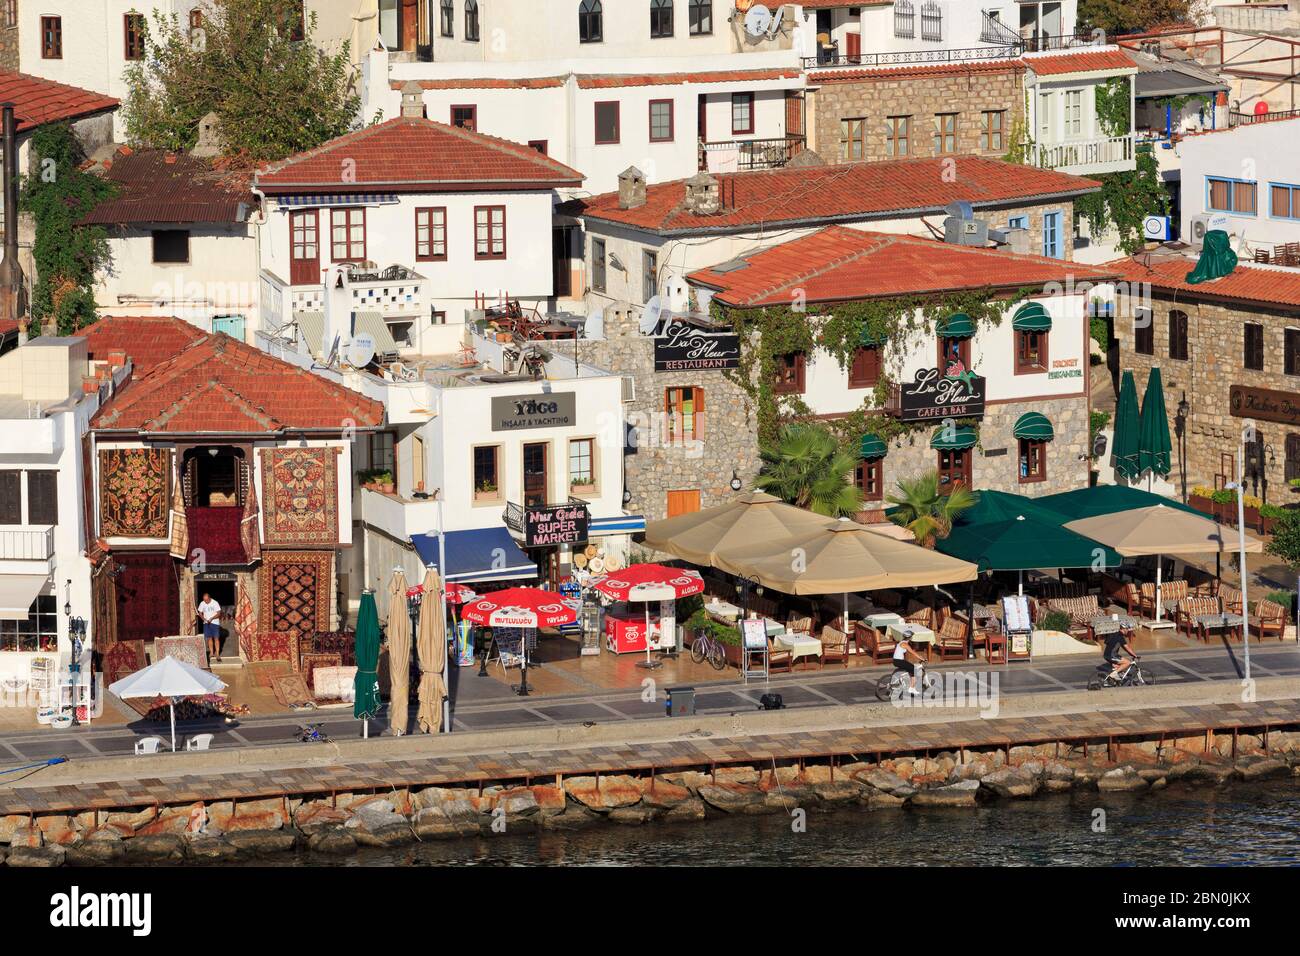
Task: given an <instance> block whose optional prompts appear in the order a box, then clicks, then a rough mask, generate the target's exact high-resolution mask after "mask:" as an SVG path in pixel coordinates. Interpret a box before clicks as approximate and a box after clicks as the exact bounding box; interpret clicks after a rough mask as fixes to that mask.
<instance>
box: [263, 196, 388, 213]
mask: <svg viewBox="0 0 1300 956" xmlns="http://www.w3.org/2000/svg"><path fill="white" fill-rule="evenodd" d="M275 201H276V202H277V203H279V204H280V205H281V206H295V207H297V208H299V209H301V208H304V207H312V206H386V205H391V204H392V203H395V202H397V193H320V194H318V195H313V196H306V195H297V196H276V197H275Z"/></svg>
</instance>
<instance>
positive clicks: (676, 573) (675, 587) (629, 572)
mask: <svg viewBox="0 0 1300 956" xmlns="http://www.w3.org/2000/svg"><path fill="white" fill-rule="evenodd" d="M595 587H596V590H598V591H600V592H602V593H604V594H608V595H609V596H610V597H612V598H614V599H615V600H616V601H629V602H631V601H640V602H644V603H645V660H644V661H639V662H637V667H648V668H654V667H658V666H659V665H660V663H661V662H660V661H656V660H652V659H651V657H650V603H649V602H651V601H675V600H677V599H678V598H684V597H690V596H691V595H692V594H702V593H703V592H704V579H703V578H702V577H700V572H698V571H691V570H684V569H682V568H670V567H668V566H666V565H663V564H634V565H632V566H631V567H630V568H624V569H623V570H622V571H616V572H614V573H613V574H607V575H605V577H603V578H601V579H600V580H599V581H597V582H596V584H595ZM660 625H661V626H662V625H663V622H662V621H661V622H660ZM660 640H662V637H661V638H660Z"/></svg>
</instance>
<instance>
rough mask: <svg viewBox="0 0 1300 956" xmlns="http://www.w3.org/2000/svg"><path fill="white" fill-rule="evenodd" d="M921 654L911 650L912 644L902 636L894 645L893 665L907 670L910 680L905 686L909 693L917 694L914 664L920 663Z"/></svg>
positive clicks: (901, 669)
mask: <svg viewBox="0 0 1300 956" xmlns="http://www.w3.org/2000/svg"><path fill="white" fill-rule="evenodd" d="M921 660H922V658H921V655H920V654H918V653H916V651H914V650H912V644H911V642H910V641H908V639H907V638H903V639H902V640H901V641H899V642H898V644H897V645H896V646H895V647H894V666H895V667H896V668H898V669H899V670H900V671H907V673H908V674H909V675H910V676H911V681H909V685H908V688H907V692H908V693H909V694H913V695H915V694H918V693H920V691H918V690H917V689H916V665H917V664H919V663H921Z"/></svg>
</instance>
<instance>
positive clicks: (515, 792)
mask: <svg viewBox="0 0 1300 956" xmlns="http://www.w3.org/2000/svg"><path fill="white" fill-rule="evenodd" d="M490 807H491V809H493V810H504V811H505V814H506V817H507V818H508V819H509V818H512V817H522V816H531V815H532V814H535V813H537V812H539V811H540V810H541V807H539V806H538V804H537V796H536V794H534V793H533V790H532V788H531V787H514V788H512V789H509V790H502V791H501V792H499V793H496V794H493V796H492V799H491V803H490Z"/></svg>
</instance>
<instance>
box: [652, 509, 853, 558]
mask: <svg viewBox="0 0 1300 956" xmlns="http://www.w3.org/2000/svg"><path fill="white" fill-rule="evenodd" d="M834 523H835V519H834V518H828V517H826V516H825V515H819V514H817V513H816V512H813V511H808V510H806V509H804V508H797V507H795V506H794V505H792V504H788V503H786V502H784V501H782V500H781V499H780V498H777V497H776V496H774V495H769V494H767V493H766V492H763V491H750V492H746V493H745V494H743V495H737V496H736V497H735V498H732V499H731V500H730V501H728V502H726V503H725V504H721V505H716V506H714V507H712V508H705V509H704V510H703V511H694V512H691V513H690V514H684V515H677V516H676V517H673V518H666V519H664V520H663V521H651V522H649V523H647V524H646V531H645V543H646V544H647V545H648V546H649V547H651V548H654V549H655V550H656V551H665V552H667V553H668V554H675V555H676V556H677V557H679V558H682V559H684V560H686V561H689V562H691V563H692V564H699V565H705V566H708V565H713V566H714V567H721V565H719V564H717V563H716V561H715V558H716V556H717V555H718V554H719V553H721V552H722V551H724V550H725V551H733V552H738V553H744V552H746V551H749V550H752V549H754V548H756V547H765V546H767V545H770V544H771V543H772V542H773V541H777V540H781V539H783V538H788V537H790V536H791V535H794V534H800V533H802V532H807V531H812V530H816V529H818V528H825V527H828V526H830V525H832V524H834Z"/></svg>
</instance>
